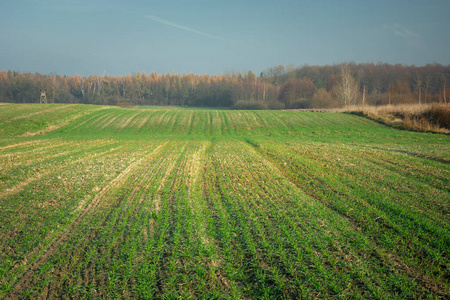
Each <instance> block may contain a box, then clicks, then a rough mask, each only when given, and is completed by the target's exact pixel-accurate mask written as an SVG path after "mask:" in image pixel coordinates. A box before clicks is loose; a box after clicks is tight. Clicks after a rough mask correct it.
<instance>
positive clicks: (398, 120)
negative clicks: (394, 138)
mask: <svg viewBox="0 0 450 300" xmlns="http://www.w3.org/2000/svg"><path fill="white" fill-rule="evenodd" d="M333 111H334V112H349V113H359V114H363V115H365V116H367V117H369V118H371V119H374V120H378V121H382V122H384V123H386V124H389V125H393V126H399V127H403V128H407V129H411V130H418V131H429V132H437V133H445V134H450V104H422V105H419V104H414V105H410V104H402V105H385V106H349V107H345V108H341V109H334V110H333Z"/></svg>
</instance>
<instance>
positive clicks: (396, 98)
mask: <svg viewBox="0 0 450 300" xmlns="http://www.w3.org/2000/svg"><path fill="white" fill-rule="evenodd" d="M448 82H450V65H448V66H443V65H440V64H429V65H426V66H421V67H417V66H405V65H401V64H397V65H390V64H381V63H379V64H355V63H345V64H338V65H325V66H307V65H306V66H301V67H294V66H287V67H285V66H281V65H280V66H276V67H271V68H269V69H267V70H265V71H263V72H261V73H260V74H259V75H258V76H257V75H256V74H255V73H253V72H252V71H248V72H247V73H244V74H242V73H239V72H230V73H227V74H225V75H224V74H221V75H207V74H205V75H195V74H192V73H189V74H182V75H180V74H170V73H167V74H157V73H156V72H153V73H151V74H148V75H147V74H145V73H137V74H133V75H130V74H128V75H123V76H108V75H102V76H98V75H90V76H88V77H82V76H79V75H76V76H60V75H57V74H54V73H52V74H48V75H43V74H39V73H35V74H31V73H19V72H15V71H11V70H8V71H7V72H5V71H0V101H1V102H13V103H30V102H31V103H32V102H39V96H40V90H41V89H45V90H46V91H47V99H48V101H49V102H54V103H85V104H101V105H121V106H130V105H139V106H143V105H162V106H166V105H176V106H195V107H231V108H237V109H267V108H269V109H282V108H297V109H298V108H334V107H342V106H346V105H360V104H368V105H384V104H400V103H432V102H441V103H447V102H448V98H449V96H450V88H449V87H448V84H447V83H448Z"/></svg>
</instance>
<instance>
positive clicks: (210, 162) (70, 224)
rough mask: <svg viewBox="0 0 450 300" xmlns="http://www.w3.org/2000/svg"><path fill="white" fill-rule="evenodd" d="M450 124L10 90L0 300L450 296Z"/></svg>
mask: <svg viewBox="0 0 450 300" xmlns="http://www.w3.org/2000/svg"><path fill="white" fill-rule="evenodd" d="M449 145H450V136H449V135H439V134H430V133H419V132H410V131H405V130H397V129H393V128H389V127H386V126H383V125H381V124H378V123H375V122H373V121H371V120H368V119H365V118H363V117H360V116H356V115H350V114H339V113H312V112H289V111H225V110H224V111H220V110H175V109H163V108H161V109H144V108H140V109H136V108H117V107H109V106H88V105H58V104H49V105H33V104H2V103H0V298H6V299H17V298H38V297H41V298H46V297H48V298H52V299H53V298H70V297H73V298H156V299H165V298H183V299H185V298H208V299H209V298H214V299H223V298H227V299H228V298H230V299H264V298H265V299H276V298H280V299H283V298H287V299H296V298H306V299H307V298H319V299H322V298H323V299H327V298H332V297H336V298H373V299H405V298H431V299H439V298H448V297H449V295H450V260H449V255H450V151H449Z"/></svg>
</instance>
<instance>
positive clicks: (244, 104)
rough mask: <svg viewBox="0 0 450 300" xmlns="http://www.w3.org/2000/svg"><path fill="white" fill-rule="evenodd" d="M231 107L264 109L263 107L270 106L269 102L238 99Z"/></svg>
mask: <svg viewBox="0 0 450 300" xmlns="http://www.w3.org/2000/svg"><path fill="white" fill-rule="evenodd" d="M231 109H240V110H262V109H268V106H267V103H264V102H256V101H249V100H238V101H236V102H235V103H234V104H233V105H232V106H231Z"/></svg>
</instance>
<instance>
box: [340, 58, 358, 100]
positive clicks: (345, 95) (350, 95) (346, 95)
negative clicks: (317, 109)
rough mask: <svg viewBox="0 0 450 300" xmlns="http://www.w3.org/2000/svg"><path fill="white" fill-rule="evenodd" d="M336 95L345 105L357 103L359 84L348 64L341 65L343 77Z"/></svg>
mask: <svg viewBox="0 0 450 300" xmlns="http://www.w3.org/2000/svg"><path fill="white" fill-rule="evenodd" d="M336 96H337V98H338V100H339V101H340V102H342V103H343V104H344V106H348V105H355V104H356V99H357V96H358V85H357V84H356V81H355V79H354V78H353V76H352V74H351V72H350V68H349V67H348V66H347V65H343V66H342V67H341V78H340V79H339V82H338V83H337V86H336Z"/></svg>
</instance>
